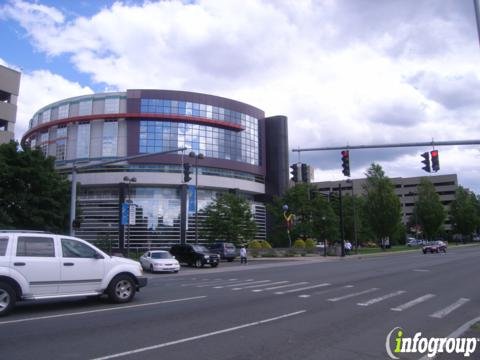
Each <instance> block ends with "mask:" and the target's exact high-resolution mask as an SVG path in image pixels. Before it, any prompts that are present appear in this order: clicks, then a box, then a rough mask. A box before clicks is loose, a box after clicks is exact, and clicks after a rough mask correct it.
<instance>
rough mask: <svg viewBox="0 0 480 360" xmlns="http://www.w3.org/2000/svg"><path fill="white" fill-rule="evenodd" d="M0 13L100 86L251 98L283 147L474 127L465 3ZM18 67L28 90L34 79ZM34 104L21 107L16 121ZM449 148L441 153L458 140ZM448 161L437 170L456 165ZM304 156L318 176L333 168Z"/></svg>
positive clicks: (20, 6) (471, 38)
mask: <svg viewBox="0 0 480 360" xmlns="http://www.w3.org/2000/svg"><path fill="white" fill-rule="evenodd" d="M3 10H4V15H3V17H4V18H11V19H15V20H17V21H18V22H19V23H20V24H21V25H22V26H23V27H24V28H25V30H26V31H27V33H28V34H29V36H30V38H31V39H32V42H33V44H34V45H35V46H36V47H37V49H38V50H40V51H42V52H44V53H45V54H47V55H48V56H68V57H69V58H70V61H71V62H72V63H73V65H74V67H75V68H76V69H77V70H78V71H79V72H82V73H85V74H88V75H89V76H91V78H92V79H93V80H94V81H95V82H97V83H99V84H103V85H104V86H105V87H108V88H111V89H118V90H125V89H127V88H164V89H179V90H190V91H200V92H206V93H213V94H216V95H220V96H226V97H230V98H234V99H237V100H240V101H244V102H247V103H250V104H252V105H255V106H257V107H259V108H262V109H264V110H265V111H266V113H267V115H276V114H285V115H287V116H288V117H289V137H290V145H291V146H292V147H298V146H302V147H305V146H308V147H320V146H333V145H343V144H345V145H346V144H351V145H355V144H368V143H387V142H411V141H429V140H431V138H434V139H435V140H439V141H440V140H454V139H471V138H478V137H479V136H480V121H479V120H480V104H478V101H477V100H478V96H477V95H475V94H476V93H475V91H474V90H472V88H475V87H478V86H477V85H478V83H479V82H480V80H479V79H480V68H479V67H478V61H477V60H478V51H480V50H479V49H478V41H477V36H476V33H475V32H476V30H475V27H474V21H475V20H474V15H473V5H472V4H470V3H469V4H466V2H458V1H455V0H444V1H442V2H438V1H432V0H418V1H413V0H411V1H401V2H397V1H390V2H388V1H387V2H374V4H372V2H371V1H370V0H355V1H351V0H324V1H310V0H302V1H294V0H276V1H268V0H242V1H240V0H232V1H221V0H199V1H196V2H182V1H161V2H148V1H147V2H145V3H143V4H140V5H130V4H126V3H122V2H117V3H115V4H114V5H113V6H112V7H110V8H104V9H102V10H99V11H98V12H97V13H96V14H95V15H94V16H92V17H74V18H71V17H70V18H67V17H66V16H64V15H63V14H62V13H61V12H60V11H59V10H58V9H55V8H53V7H47V6H44V5H40V4H37V3H29V2H26V1H22V0H18V1H15V2H10V3H8V4H7V5H6V6H4V7H3ZM49 75H50V77H51V78H52V79H53V74H49ZM27 76H32V87H35V86H34V85H33V81H34V78H35V79H37V78H39V77H41V76H40V75H39V74H35V76H34V74H31V75H27ZM43 80H45V79H43ZM49 81H50V80H49ZM24 82H25V81H23V80H22V83H24ZM35 84H37V83H35ZM45 84H46V83H45V82H44V83H39V85H37V90H40V88H42V87H44V86H45ZM67 85H68V86H67ZM64 87H65V88H66V89H65V90H61V91H58V92H57V91H56V92H55V93H48V92H47V94H45V95H48V96H45V97H44V96H43V95H42V98H43V99H42V102H43V103H42V104H41V105H40V106H42V105H44V104H46V103H48V102H50V101H55V100H59V99H63V98H65V97H68V96H71V95H80V92H81V91H85V90H90V89H89V88H88V89H85V88H83V87H82V86H80V85H79V84H71V83H69V82H68V81H66V84H64ZM22 89H26V86H25V85H22ZM75 91H78V93H76V94H72V92H75ZM50 95H52V96H50ZM27 96H30V94H28V93H23V98H25V99H26V98H27ZM54 96H57V97H56V98H53V97H54ZM35 99H38V96H37V97H36V98H35ZM31 101H33V100H31ZM477 104H478V105H477ZM35 105H36V104H35ZM36 110H38V107H37V108H34V109H32V108H28V109H25V110H24V109H22V111H25V112H28V111H29V112H30V113H29V114H28V117H29V116H31V114H32V113H33V112H34V111H36ZM23 116H26V113H25V114H23V113H22V114H19V117H23ZM458 151H459V152H460V153H458V154H457V153H454V152H452V153H451V154H452V156H461V155H460V154H461V153H462V151H464V150H461V149H460V150H458ZM405 154H407V155H405ZM408 154H409V155H410V156H417V155H416V154H415V155H413V151H411V150H410V149H407V150H405V151H404V152H401V153H398V154H396V155H395V156H396V158H395V159H389V162H388V163H387V164H386V165H385V167H386V169H387V174H388V170H391V171H392V172H393V173H394V174H389V175H391V176H401V174H399V173H401V171H404V174H405V173H407V172H408V170H407V168H406V167H405V166H406V163H405V162H404V159H405V156H407V157H408ZM292 158H293V157H292ZM446 158H447V159H448V156H447V157H446ZM372 161H373V159H372ZM455 164H456V163H455V162H454V161H453V162H449V161H447V162H445V166H443V167H442V168H445V170H446V171H447V172H454V171H457V170H458V171H459V172H462V169H463V168H458V167H455ZM315 165H316V166H317V167H318V170H317V174H318V175H317V179H319V178H320V174H322V177H321V178H323V176H325V179H327V178H329V176H333V175H335V174H336V175H337V178H338V177H339V176H340V175H341V173H340V171H339V169H338V170H337V169H336V168H335V169H331V170H326V171H327V172H324V171H320V170H319V169H320V164H318V163H317V164H315ZM478 166H479V168H478V169H480V164H479V165H478ZM409 167H411V164H409ZM470 168H471V167H470ZM352 170H353V173H354V174H355V175H358V176H363V172H364V170H365V169H355V164H352ZM418 171H421V170H420V166H419V167H418V170H417V172H418ZM463 171H467V170H465V169H463ZM468 171H469V170H468ZM416 175H418V173H417V174H416Z"/></svg>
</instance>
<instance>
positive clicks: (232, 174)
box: [22, 90, 289, 249]
mask: <svg viewBox="0 0 480 360" xmlns="http://www.w3.org/2000/svg"><path fill="white" fill-rule="evenodd" d="M22 143H24V144H26V145H30V146H32V147H39V148H40V149H42V151H43V152H44V153H45V154H47V155H51V156H54V157H55V158H56V167H57V169H58V170H59V171H64V172H66V173H71V170H72V166H74V165H75V166H76V167H78V168H79V171H78V175H77V180H78V182H79V183H80V184H81V186H80V187H79V189H78V194H77V205H78V206H77V207H78V210H79V211H78V216H77V218H79V220H80V222H81V225H80V228H79V229H78V230H77V231H76V234H77V235H78V236H80V237H82V238H84V239H86V240H90V241H99V240H100V239H103V240H105V241H113V247H118V248H120V249H122V248H125V247H129V248H162V247H169V246H170V245H171V244H173V243H178V242H183V241H185V242H192V241H195V238H197V239H198V241H199V242H203V241H204V239H203V238H202V232H201V230H202V219H203V214H202V209H204V208H205V207H206V206H207V205H208V204H209V203H210V202H211V201H212V199H214V198H215V196H217V195H218V194H221V193H224V192H229V191H230V192H234V193H237V194H239V195H240V196H242V197H244V198H246V199H247V200H248V201H249V202H250V203H251V208H252V210H253V213H254V216H255V221H256V222H257V229H258V230H257V235H256V237H257V239H265V238H266V231H267V230H266V229H267V226H266V222H267V221H266V216H267V215H266V209H265V202H266V201H268V199H269V198H271V197H273V196H279V195H281V194H283V192H284V191H285V190H286V189H287V188H288V168H289V167H288V133H287V118H286V117H285V116H274V117H265V113H264V112H263V111H262V110H260V109H258V108H256V107H254V106H251V105H247V104H245V103H241V102H238V101H235V100H231V99H226V98H222V97H218V96H212V95H207V94H201V93H193V92H185V91H170V90H127V91H126V92H117V93H101V94H94V95H87V96H79V97H75V98H70V99H65V100H61V101H58V102H56V103H53V104H49V105H47V106H45V107H44V108H42V109H40V110H39V111H37V112H36V113H35V114H34V116H33V118H32V119H31V122H30V128H29V130H28V131H27V133H26V134H25V135H24V136H23V138H22ZM182 147H186V148H187V150H186V151H184V152H183V153H170V154H162V155H152V156H149V157H142V158H138V159H129V160H128V161H123V162H117V163H114V164H110V165H103V166H98V167H94V168H89V169H88V170H83V171H82V170H81V169H80V167H81V166H83V165H85V164H90V165H91V164H95V163H99V162H103V161H105V160H112V159H113V160H115V159H120V158H123V157H130V156H135V155H141V154H148V153H157V152H163V151H170V150H174V149H178V148H182ZM190 152H193V153H194V157H189V153H190ZM200 154H202V155H203V157H202V156H200ZM185 163H189V164H190V165H191V169H192V170H193V174H192V180H190V181H189V182H188V183H184V181H183V179H184V175H183V171H184V164H185ZM196 164H198V166H197V167H195V165H196ZM196 171H198V187H195V185H196V184H195V180H196V176H195V175H196ZM124 179H125V181H124ZM132 179H135V182H134V181H133V180H132ZM195 194H197V197H196V201H195ZM187 199H188V200H187ZM128 200H131V201H132V202H133V204H135V205H136V211H135V214H134V220H135V225H130V226H125V225H122V224H121V222H122V221H121V215H122V206H123V205H122V204H123V203H124V202H125V201H128ZM197 204H198V211H195V209H196V205H197ZM195 215H198V216H195ZM195 219H197V220H198V221H196V220H195ZM197 223H198V228H197V229H198V231H196V225H197ZM112 239H113V240H112Z"/></svg>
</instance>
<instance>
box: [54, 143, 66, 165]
mask: <svg viewBox="0 0 480 360" xmlns="http://www.w3.org/2000/svg"><path fill="white" fill-rule="evenodd" d="M55 158H56V159H57V160H65V159H66V158H67V141H66V140H65V139H62V140H57V147H56V152H55Z"/></svg>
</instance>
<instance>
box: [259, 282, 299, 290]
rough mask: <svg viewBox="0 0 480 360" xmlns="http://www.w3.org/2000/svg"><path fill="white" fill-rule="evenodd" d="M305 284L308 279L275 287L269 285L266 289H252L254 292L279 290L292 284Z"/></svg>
mask: <svg viewBox="0 0 480 360" xmlns="http://www.w3.org/2000/svg"><path fill="white" fill-rule="evenodd" d="M305 284H308V281H302V282H298V283H293V284H287V285H280V286H274V287H269V288H266V289H255V290H252V291H253V292H261V291H266V290H277V289H283V288H286V287H292V286H297V285H305Z"/></svg>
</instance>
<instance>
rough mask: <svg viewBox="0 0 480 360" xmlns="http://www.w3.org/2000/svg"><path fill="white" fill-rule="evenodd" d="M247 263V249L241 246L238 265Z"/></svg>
mask: <svg viewBox="0 0 480 360" xmlns="http://www.w3.org/2000/svg"><path fill="white" fill-rule="evenodd" d="M246 263H247V249H245V245H242V247H241V248H240V264H246Z"/></svg>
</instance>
